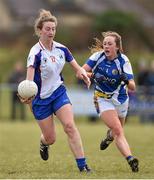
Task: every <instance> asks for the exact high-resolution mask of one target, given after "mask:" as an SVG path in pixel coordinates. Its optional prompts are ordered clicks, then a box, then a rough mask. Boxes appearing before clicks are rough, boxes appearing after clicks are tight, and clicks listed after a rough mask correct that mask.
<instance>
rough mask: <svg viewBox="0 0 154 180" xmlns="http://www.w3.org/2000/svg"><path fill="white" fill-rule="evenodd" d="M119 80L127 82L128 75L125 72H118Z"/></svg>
mask: <svg viewBox="0 0 154 180" xmlns="http://www.w3.org/2000/svg"><path fill="white" fill-rule="evenodd" d="M120 80H121V81H123V82H124V83H125V84H127V85H128V84H129V80H128V77H127V75H126V74H125V73H122V74H120Z"/></svg>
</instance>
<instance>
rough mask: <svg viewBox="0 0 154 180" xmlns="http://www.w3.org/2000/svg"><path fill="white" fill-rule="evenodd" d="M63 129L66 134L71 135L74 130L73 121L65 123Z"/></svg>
mask: <svg viewBox="0 0 154 180" xmlns="http://www.w3.org/2000/svg"><path fill="white" fill-rule="evenodd" d="M64 131H65V133H66V134H68V136H73V135H74V134H75V132H76V127H75V125H74V124H73V123H67V124H66V125H65V126H64Z"/></svg>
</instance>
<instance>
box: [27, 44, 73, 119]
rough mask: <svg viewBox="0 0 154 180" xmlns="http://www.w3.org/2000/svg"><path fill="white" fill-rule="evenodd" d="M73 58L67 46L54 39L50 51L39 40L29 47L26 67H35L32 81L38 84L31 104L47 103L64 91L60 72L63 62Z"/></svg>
mask: <svg viewBox="0 0 154 180" xmlns="http://www.w3.org/2000/svg"><path fill="white" fill-rule="evenodd" d="M73 59H74V58H73V56H72V54H71V53H70V51H69V50H68V49H67V47H65V46H64V45H62V44H60V43H57V42H55V41H53V46H52V50H51V51H49V50H47V49H46V48H45V47H44V46H43V44H42V43H41V42H40V41H39V42H38V43H37V44H35V45H34V46H33V47H32V48H31V50H30V53H29V56H28V59H27V67H30V66H32V67H33V68H34V69H35V73H34V82H35V83H36V84H37V86H38V94H37V96H36V97H35V99H34V100H33V103H32V104H33V106H34V105H38V106H40V105H48V104H50V103H51V102H53V101H54V100H55V99H56V98H58V97H59V96H62V94H64V93H66V88H65V86H64V85H63V77H62V75H61V72H62V69H63V67H64V64H65V62H71V61H72V60H73ZM65 97H66V96H65ZM64 101H66V100H64ZM67 101H68V102H65V103H69V99H67ZM65 103H64V104H65ZM57 107H60V106H59V105H58V106H57ZM36 111H37V109H36ZM35 114H36V113H34V115H35ZM48 114H49V113H48ZM35 117H36V119H43V118H45V117H44V116H43V117H42V116H41V117H37V116H36V115H35Z"/></svg>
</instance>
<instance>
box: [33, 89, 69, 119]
mask: <svg viewBox="0 0 154 180" xmlns="http://www.w3.org/2000/svg"><path fill="white" fill-rule="evenodd" d="M65 104H71V102H70V100H69V97H68V96H67V93H66V92H64V93H63V94H61V95H60V96H58V97H57V98H56V99H55V100H53V101H51V102H50V103H49V104H47V105H38V104H33V106H32V110H33V114H34V116H35V119H37V120H43V119H45V118H47V117H49V116H50V115H52V114H53V113H55V112H56V111H57V110H58V109H60V108H61V107H62V106H63V105H65Z"/></svg>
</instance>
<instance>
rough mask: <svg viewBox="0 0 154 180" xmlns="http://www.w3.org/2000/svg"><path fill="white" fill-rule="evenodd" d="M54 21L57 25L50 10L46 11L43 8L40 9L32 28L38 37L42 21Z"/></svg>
mask: <svg viewBox="0 0 154 180" xmlns="http://www.w3.org/2000/svg"><path fill="white" fill-rule="evenodd" d="M48 21H50V22H54V23H55V24H56V26H57V18H56V17H55V16H53V15H52V14H51V12H50V11H47V10H45V9H40V11H39V16H38V18H37V19H36V20H35V25H34V30H35V34H36V35H37V36H38V37H39V36H40V34H39V30H41V29H42V27H43V24H44V22H48Z"/></svg>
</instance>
